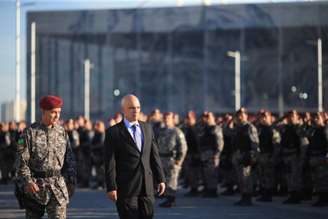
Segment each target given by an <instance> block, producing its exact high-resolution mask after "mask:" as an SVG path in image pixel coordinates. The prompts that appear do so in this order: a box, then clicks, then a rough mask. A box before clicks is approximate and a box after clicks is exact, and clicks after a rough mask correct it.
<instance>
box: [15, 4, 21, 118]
mask: <svg viewBox="0 0 328 219" xmlns="http://www.w3.org/2000/svg"><path fill="white" fill-rule="evenodd" d="M20 10H21V3H20V0H16V88H15V104H14V109H15V120H16V121H19V120H20V119H21V118H20V61H21V60H20V57H21V54H20V35H21V31H20V29H21V27H20V19H21V18H20V15H21V11H20Z"/></svg>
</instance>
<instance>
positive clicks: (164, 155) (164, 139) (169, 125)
mask: <svg viewBox="0 0 328 219" xmlns="http://www.w3.org/2000/svg"><path fill="white" fill-rule="evenodd" d="M173 116H174V114H173V113H172V112H169V113H166V114H165V115H164V125H165V126H164V127H163V128H161V129H160V130H159V132H158V139H157V140H158V147H159V155H160V157H161V160H162V164H163V169H164V173H165V176H166V186H167V188H166V200H165V201H164V202H162V203H161V204H160V205H159V206H160V207H172V206H174V205H175V194H176V191H177V187H178V178H179V173H180V170H181V166H182V163H183V161H184V158H185V156H186V153H187V143H186V139H185V136H184V134H183V132H182V131H181V130H180V129H179V128H177V127H175V125H174V117H173Z"/></svg>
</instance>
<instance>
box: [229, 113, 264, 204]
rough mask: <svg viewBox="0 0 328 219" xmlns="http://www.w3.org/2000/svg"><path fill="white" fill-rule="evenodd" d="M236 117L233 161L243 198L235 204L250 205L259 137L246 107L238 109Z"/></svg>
mask: <svg viewBox="0 0 328 219" xmlns="http://www.w3.org/2000/svg"><path fill="white" fill-rule="evenodd" d="M236 119H237V124H236V128H235V137H234V148H235V152H234V154H233V157H232V162H233V164H234V167H235V169H236V172H237V178H238V187H239V189H240V193H241V199H240V201H238V202H236V203H235V205H240V206H250V205H252V193H253V182H252V181H253V179H252V169H253V166H254V164H255V160H256V157H257V155H258V152H259V137H258V133H257V129H256V128H255V126H254V125H253V124H251V123H250V122H248V114H247V112H246V109H245V108H241V109H240V110H238V111H237V113H236Z"/></svg>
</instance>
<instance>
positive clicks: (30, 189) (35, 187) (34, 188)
mask: <svg viewBox="0 0 328 219" xmlns="http://www.w3.org/2000/svg"><path fill="white" fill-rule="evenodd" d="M24 189H25V192H28V193H36V192H38V191H40V188H39V186H38V185H37V184H36V183H34V182H31V183H28V184H27V185H26V186H25V188H24Z"/></svg>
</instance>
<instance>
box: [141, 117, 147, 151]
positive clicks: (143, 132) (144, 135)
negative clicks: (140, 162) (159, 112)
mask: <svg viewBox="0 0 328 219" xmlns="http://www.w3.org/2000/svg"><path fill="white" fill-rule="evenodd" d="M139 124H140V128H141V131H142V135H143V141H142V148H141V153H143V151H144V148H145V146H146V142H147V136H148V135H147V134H146V128H145V123H143V122H139Z"/></svg>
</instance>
